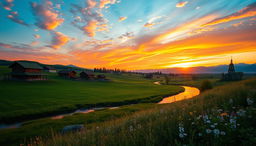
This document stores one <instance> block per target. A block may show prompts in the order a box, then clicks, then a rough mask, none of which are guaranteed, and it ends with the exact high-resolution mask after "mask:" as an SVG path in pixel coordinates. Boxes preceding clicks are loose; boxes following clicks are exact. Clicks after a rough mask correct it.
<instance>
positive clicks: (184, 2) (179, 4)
mask: <svg viewBox="0 0 256 146" xmlns="http://www.w3.org/2000/svg"><path fill="white" fill-rule="evenodd" d="M187 3H188V1H183V2H179V3H177V4H176V7H177V8H182V7H184V6H185V5H186V4H187Z"/></svg>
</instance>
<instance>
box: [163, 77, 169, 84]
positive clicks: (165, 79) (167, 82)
mask: <svg viewBox="0 0 256 146" xmlns="http://www.w3.org/2000/svg"><path fill="white" fill-rule="evenodd" d="M164 81H165V84H166V85H168V84H169V82H170V78H169V76H168V75H165V76H164Z"/></svg>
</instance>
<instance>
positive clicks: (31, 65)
mask: <svg viewBox="0 0 256 146" xmlns="http://www.w3.org/2000/svg"><path fill="white" fill-rule="evenodd" d="M14 64H19V65H21V66H22V67H23V68H29V69H43V68H42V67H41V66H40V65H39V64H38V63H36V62H24V61H15V62H14V63H13V64H11V65H10V67H13V65H14Z"/></svg>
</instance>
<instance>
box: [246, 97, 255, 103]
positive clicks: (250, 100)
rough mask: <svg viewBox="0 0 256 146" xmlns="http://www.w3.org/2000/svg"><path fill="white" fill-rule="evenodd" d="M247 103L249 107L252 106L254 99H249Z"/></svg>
mask: <svg viewBox="0 0 256 146" xmlns="http://www.w3.org/2000/svg"><path fill="white" fill-rule="evenodd" d="M246 101H247V104H248V105H252V104H253V102H254V101H253V99H251V98H247V99H246Z"/></svg>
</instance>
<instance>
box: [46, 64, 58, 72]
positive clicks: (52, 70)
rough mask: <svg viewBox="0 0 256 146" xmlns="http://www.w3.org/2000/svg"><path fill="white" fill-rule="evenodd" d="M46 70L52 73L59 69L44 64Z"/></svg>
mask: <svg viewBox="0 0 256 146" xmlns="http://www.w3.org/2000/svg"><path fill="white" fill-rule="evenodd" d="M44 71H45V72H51V73H56V72H57V70H56V69H55V68H54V67H52V66H44Z"/></svg>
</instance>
